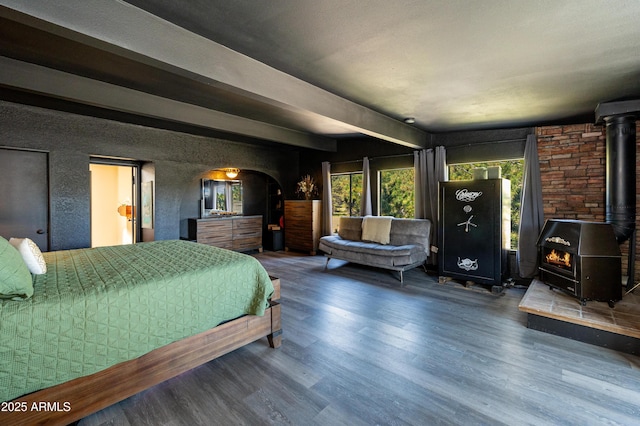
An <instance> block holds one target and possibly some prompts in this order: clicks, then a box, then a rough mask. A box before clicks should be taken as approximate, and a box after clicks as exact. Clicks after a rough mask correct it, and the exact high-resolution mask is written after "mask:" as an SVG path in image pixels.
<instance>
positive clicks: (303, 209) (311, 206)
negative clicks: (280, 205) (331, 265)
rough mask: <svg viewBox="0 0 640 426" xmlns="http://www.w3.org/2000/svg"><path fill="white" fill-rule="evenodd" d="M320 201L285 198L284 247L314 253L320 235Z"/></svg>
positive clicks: (316, 249)
mask: <svg viewBox="0 0 640 426" xmlns="http://www.w3.org/2000/svg"><path fill="white" fill-rule="evenodd" d="M321 230H322V201H320V200H285V202H284V249H285V250H298V251H304V252H308V253H310V254H311V255H315V254H316V252H317V251H318V242H319V241H320V237H321V236H322V235H321V234H322V232H321Z"/></svg>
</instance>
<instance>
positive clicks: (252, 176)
mask: <svg viewBox="0 0 640 426" xmlns="http://www.w3.org/2000/svg"><path fill="white" fill-rule="evenodd" d="M219 170H221V169H209V170H205V171H201V172H200V173H197V174H195V175H194V176H193V179H192V180H191V181H190V182H189V184H188V185H187V188H185V191H184V194H183V197H182V202H181V206H180V237H181V238H188V232H189V230H188V220H189V219H190V218H199V217H200V216H201V200H202V179H224V176H223V173H221V172H220V171H219ZM216 171H218V172H217V173H216ZM234 179H237V180H240V181H242V195H243V202H242V214H243V215H245V216H253V215H261V216H262V217H263V227H264V228H265V229H266V227H267V224H269V223H278V222H279V219H280V217H279V216H278V210H277V209H276V208H275V204H274V203H275V201H274V198H273V196H275V195H276V193H277V190H280V194H282V193H283V188H282V185H281V184H280V183H279V182H278V180H277V179H276V178H275V177H273V176H271V175H269V174H268V173H266V172H263V171H259V170H251V169H240V173H238V176H237V177H235V178H234ZM282 207H283V206H281V207H280V209H282Z"/></svg>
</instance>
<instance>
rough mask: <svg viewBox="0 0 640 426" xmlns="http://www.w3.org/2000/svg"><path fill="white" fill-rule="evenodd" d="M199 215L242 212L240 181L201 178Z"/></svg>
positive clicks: (235, 214) (213, 215)
mask: <svg viewBox="0 0 640 426" xmlns="http://www.w3.org/2000/svg"><path fill="white" fill-rule="evenodd" d="M201 205H202V211H201V217H202V218H206V217H220V216H238V215H241V214H242V181H240V180H218V179H202V202H201Z"/></svg>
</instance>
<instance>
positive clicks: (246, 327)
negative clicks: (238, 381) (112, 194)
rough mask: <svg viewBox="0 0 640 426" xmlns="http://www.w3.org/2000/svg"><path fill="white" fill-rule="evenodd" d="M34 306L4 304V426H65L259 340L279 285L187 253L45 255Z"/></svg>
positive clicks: (273, 324) (150, 249)
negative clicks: (9, 425)
mask: <svg viewBox="0 0 640 426" xmlns="http://www.w3.org/2000/svg"><path fill="white" fill-rule="evenodd" d="M43 257H44V259H45V261H46V266H47V270H46V273H44V274H41V275H34V276H33V295H32V296H31V297H29V298H26V299H24V300H6V299H5V300H0V401H3V402H2V407H0V423H3V424H21V423H22V424H24V423H28V424H45V423H46V424H68V423H70V422H73V421H75V420H79V419H81V418H83V417H85V416H87V415H88V414H91V413H93V412H95V411H98V410H100V409H102V408H104V407H106V406H109V405H111V404H114V403H116V402H118V401H121V400H123V399H125V398H127V397H129V396H131V395H133V394H135V393H137V392H140V391H141V390H144V389H146V388H148V387H150V386H153V385H155V384H157V383H160V382H162V381H164V380H167V379H168V378H171V377H174V376H176V375H178V374H180V373H182V372H184V371H187V370H189V369H191V368H193V367H196V366H198V365H200V364H203V363H205V362H208V361H210V360H211V359H214V358H216V357H218V356H221V355H223V354H225V353H228V352H230V351H232V350H234V349H237V348H238V347H241V346H243V345H245V344H247V343H250V342H253V341H255V340H257V339H259V338H262V337H268V340H269V344H270V346H272V347H278V346H279V345H280V342H281V326H280V306H279V304H278V303H277V300H278V299H279V281H278V280H277V279H274V278H272V277H270V276H269V275H268V274H267V272H266V271H265V270H264V268H263V267H262V266H261V265H260V263H259V262H258V261H257V260H256V259H255V258H253V257H251V256H247V255H244V254H241V253H236V252H232V251H229V250H224V249H219V248H216V247H210V246H205V245H202V244H197V243H192V242H188V241H178V240H176V241H157V242H149V243H141V244H135V245H128V246H114V247H100V248H93V249H78V250H66V251H58V252H50V253H44V254H43Z"/></svg>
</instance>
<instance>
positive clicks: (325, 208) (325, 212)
mask: <svg viewBox="0 0 640 426" xmlns="http://www.w3.org/2000/svg"><path fill="white" fill-rule="evenodd" d="M332 218H333V202H332V200H331V164H330V163H329V162H328V161H323V162H322V235H323V236H324V235H331V234H332V233H333V224H332V223H331V222H332Z"/></svg>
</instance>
